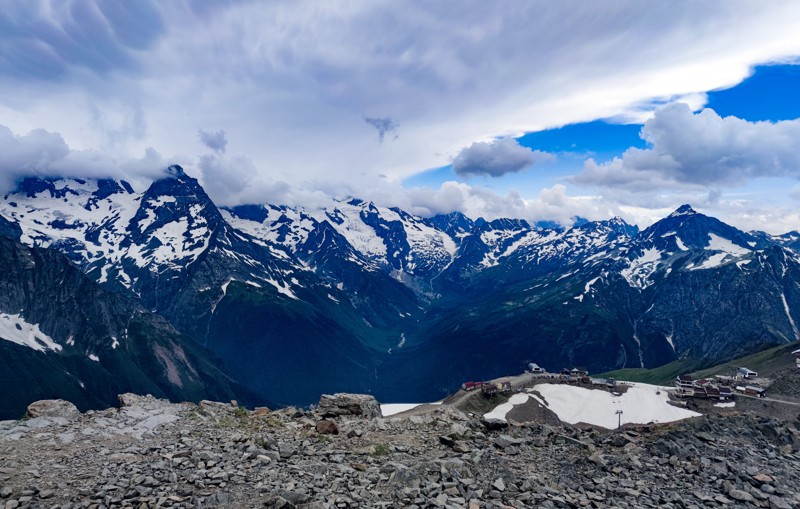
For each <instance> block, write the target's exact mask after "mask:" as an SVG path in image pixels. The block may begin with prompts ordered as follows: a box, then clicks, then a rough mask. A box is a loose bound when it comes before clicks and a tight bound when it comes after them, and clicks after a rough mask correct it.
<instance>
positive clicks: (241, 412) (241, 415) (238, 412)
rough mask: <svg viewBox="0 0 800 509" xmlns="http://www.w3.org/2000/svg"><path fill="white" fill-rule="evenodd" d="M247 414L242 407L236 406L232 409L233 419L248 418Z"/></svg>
mask: <svg viewBox="0 0 800 509" xmlns="http://www.w3.org/2000/svg"><path fill="white" fill-rule="evenodd" d="M248 414H249V412H248V411H247V409H246V408H244V407H240V406H237V407H236V408H234V409H233V415H234V417H238V418H239V419H244V418H245V417H247V416H248Z"/></svg>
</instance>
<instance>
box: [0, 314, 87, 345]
mask: <svg viewBox="0 0 800 509" xmlns="http://www.w3.org/2000/svg"><path fill="white" fill-rule="evenodd" d="M0 339H5V340H6V341H11V342H12V343H16V344H18V345H21V346H27V347H28V348H33V349H34V350H38V351H40V352H44V351H47V350H52V351H54V352H58V351H61V345H59V344H58V343H56V342H55V341H53V339H52V338H50V336H48V335H47V334H45V333H43V332H42V331H41V330H40V329H39V324H35V323H33V324H31V323H28V322H26V321H25V319H24V318H22V316H20V315H18V314H14V315H9V314H6V313H0ZM70 339H71V338H70Z"/></svg>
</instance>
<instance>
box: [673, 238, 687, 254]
mask: <svg viewBox="0 0 800 509" xmlns="http://www.w3.org/2000/svg"><path fill="white" fill-rule="evenodd" d="M675 243H676V244H677V245H678V249H680V250H681V251H688V250H689V248H688V247H686V244H684V243H683V241H682V240H681V238H680V237H678V236H677V235H675Z"/></svg>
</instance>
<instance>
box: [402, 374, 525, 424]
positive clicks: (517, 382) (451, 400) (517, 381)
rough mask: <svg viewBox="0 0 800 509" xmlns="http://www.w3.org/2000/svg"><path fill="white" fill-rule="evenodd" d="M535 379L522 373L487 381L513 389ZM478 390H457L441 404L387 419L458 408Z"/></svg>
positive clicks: (405, 412) (428, 404) (430, 405)
mask: <svg viewBox="0 0 800 509" xmlns="http://www.w3.org/2000/svg"><path fill="white" fill-rule="evenodd" d="M535 378H538V376H537V375H534V374H533V373H522V374H521V375H515V376H503V377H500V378H495V379H494V380H489V383H500V382H511V388H512V389H513V388H515V387H522V386H525V385H526V384H529V383H531V382H532V381H533V380H534V379H535ZM480 393H481V391H480V390H477V389H476V390H473V391H469V392H467V391H465V390H463V389H459V390H458V392H456V393H454V394H452V395H450V396H448V397H446V398H445V399H444V400H443V401H442V402H441V403H438V404H432V403H425V404H422V405H419V406H416V407H414V408H411V409H409V410H405V411H403V412H400V413H396V414H394V415H390V416H389V417H387V419H393V418H395V417H398V418H402V417H411V416H413V415H424V414H428V413H431V412H433V411H434V410H436V409H437V408H443V407H456V408H457V407H459V406H461V405H463V404H464V403H465V402H466V401H467V400H468V399H469V398H471V397H472V396H475V395H476V394H480Z"/></svg>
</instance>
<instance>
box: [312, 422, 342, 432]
mask: <svg viewBox="0 0 800 509" xmlns="http://www.w3.org/2000/svg"><path fill="white" fill-rule="evenodd" d="M316 429H317V433H319V434H320V435H338V434H339V426H338V425H337V424H336V422H334V421H329V420H327V419H326V420H322V421H319V422H318V423H317V427H316Z"/></svg>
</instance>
